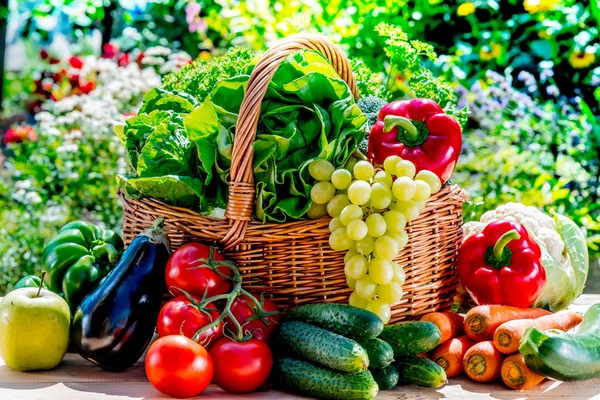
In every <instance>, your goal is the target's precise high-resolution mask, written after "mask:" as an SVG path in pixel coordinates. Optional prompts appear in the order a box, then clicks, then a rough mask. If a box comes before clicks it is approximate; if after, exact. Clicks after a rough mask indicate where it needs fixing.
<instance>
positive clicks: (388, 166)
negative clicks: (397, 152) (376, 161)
mask: <svg viewBox="0 0 600 400" xmlns="http://www.w3.org/2000/svg"><path fill="white" fill-rule="evenodd" d="M400 160H402V159H401V158H400V157H398V156H389V157H388V158H386V159H385V161H384V162H383V169H385V171H386V172H387V173H388V174H390V175H396V164H398V162H400Z"/></svg>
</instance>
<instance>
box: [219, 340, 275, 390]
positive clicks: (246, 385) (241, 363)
mask: <svg viewBox="0 0 600 400" xmlns="http://www.w3.org/2000/svg"><path fill="white" fill-rule="evenodd" d="M210 356H211V357H212V359H213V363H214V367H215V375H214V379H215V383H216V384H217V385H218V386H219V387H220V388H221V389H223V390H225V391H227V392H230V393H251V392H254V391H255V390H256V389H258V388H259V387H261V386H262V385H263V384H264V383H265V382H266V380H267V378H268V377H269V374H270V373H271V368H272V367H273V355H272V354H271V350H270V349H269V346H267V344H266V343H265V342H263V341H261V340H258V339H250V340H247V341H245V342H234V341H233V340H231V339H229V338H226V337H224V338H221V339H219V340H218V341H217V343H215V344H214V346H212V347H211V349H210Z"/></svg>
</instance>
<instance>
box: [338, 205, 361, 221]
mask: <svg viewBox="0 0 600 400" xmlns="http://www.w3.org/2000/svg"><path fill="white" fill-rule="evenodd" d="M362 217H363V210H362V208H360V207H359V206H357V205H356V204H349V205H347V206H346V207H344V209H343V210H342V212H341V214H340V221H341V222H342V224H344V226H348V224H349V223H350V222H352V221H354V220H357V219H362Z"/></svg>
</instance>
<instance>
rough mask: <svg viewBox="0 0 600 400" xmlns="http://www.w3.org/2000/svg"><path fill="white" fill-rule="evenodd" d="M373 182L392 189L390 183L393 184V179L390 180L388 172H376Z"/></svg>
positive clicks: (390, 176)
mask: <svg viewBox="0 0 600 400" xmlns="http://www.w3.org/2000/svg"><path fill="white" fill-rule="evenodd" d="M374 180H375V182H379V183H383V184H384V185H385V186H387V187H389V188H391V187H392V183H394V179H393V178H392V175H390V174H389V173H388V172H386V171H384V170H381V171H377V173H376V174H375V179H374Z"/></svg>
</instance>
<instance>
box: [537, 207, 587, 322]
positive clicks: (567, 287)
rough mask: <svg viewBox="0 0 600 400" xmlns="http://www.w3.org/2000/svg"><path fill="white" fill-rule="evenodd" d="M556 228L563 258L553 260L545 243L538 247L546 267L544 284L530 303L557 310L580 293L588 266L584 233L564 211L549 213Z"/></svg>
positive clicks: (566, 305)
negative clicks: (562, 244) (562, 259)
mask: <svg viewBox="0 0 600 400" xmlns="http://www.w3.org/2000/svg"><path fill="white" fill-rule="evenodd" d="M553 216H554V222H555V224H556V230H557V232H558V233H559V234H560V237H561V239H562V240H563V242H564V243H565V250H564V252H565V254H564V256H565V259H566V261H564V262H560V261H558V260H555V259H554V258H553V257H552V256H551V255H550V253H549V252H548V250H547V249H546V246H545V245H544V244H543V243H541V242H540V241H538V243H539V244H540V247H541V249H542V264H543V265H544V268H545V270H546V287H545V288H544V290H543V291H542V294H540V296H539V297H538V299H537V300H536V301H535V303H534V304H533V307H541V308H547V309H549V310H550V311H553V312H555V311H558V310H562V309H564V308H566V307H568V306H569V305H570V304H571V303H572V302H573V301H574V300H575V299H576V298H577V297H579V296H580V295H581V293H583V289H584V287H585V281H586V279H587V275H588V269H589V257H588V249H587V245H586V241H585V235H584V234H583V232H582V231H581V229H579V227H578V226H577V224H575V223H574V222H573V221H571V220H570V219H569V218H567V217H565V216H564V215H560V214H557V213H553Z"/></svg>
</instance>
